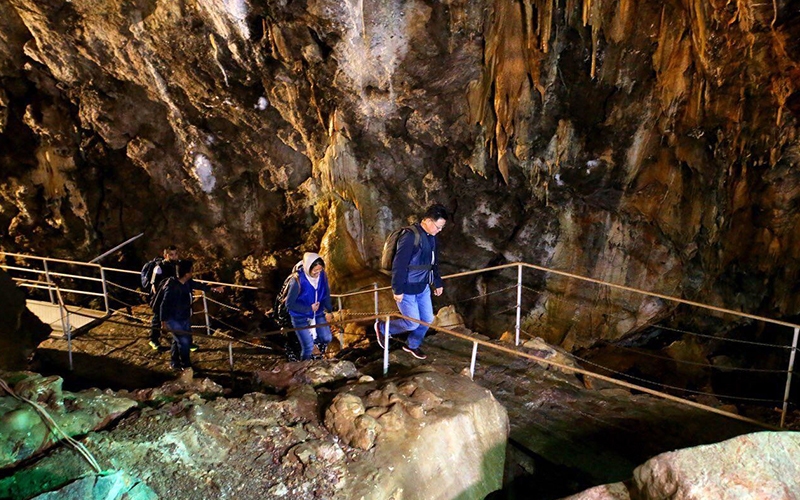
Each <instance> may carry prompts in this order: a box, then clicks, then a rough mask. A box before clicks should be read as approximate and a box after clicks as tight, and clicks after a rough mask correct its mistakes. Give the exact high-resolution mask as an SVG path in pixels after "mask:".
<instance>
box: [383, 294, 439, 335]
mask: <svg viewBox="0 0 800 500" xmlns="http://www.w3.org/2000/svg"><path fill="white" fill-rule="evenodd" d="M397 308H398V309H400V314H402V315H403V316H408V317H409V318H414V319H418V320H420V321H424V322H426V323H433V304H432V303H431V287H429V286H426V287H425V290H423V291H422V292H420V293H418V294H416V295H412V294H410V293H405V294H403V300H402V301H400V302H399V303H398V304H397ZM378 325H379V327H380V329H381V332H383V325H384V323H383V322H379V323H378ZM403 332H409V334H408V347H409V348H411V349H416V348H417V347H419V346H420V345H422V340H423V339H424V338H425V334H426V333H427V332H428V327H427V326H426V325H420V324H419V323H414V322H413V321H408V320H405V319H393V320H392V321H390V322H389V335H397V334H398V333H403Z"/></svg>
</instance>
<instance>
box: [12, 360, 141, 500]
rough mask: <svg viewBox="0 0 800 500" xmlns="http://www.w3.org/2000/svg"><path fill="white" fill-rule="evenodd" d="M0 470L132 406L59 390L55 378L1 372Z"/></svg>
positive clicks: (119, 400) (101, 425)
mask: <svg viewBox="0 0 800 500" xmlns="http://www.w3.org/2000/svg"><path fill="white" fill-rule="evenodd" d="M0 377H1V378H2V380H3V383H4V384H7V387H8V388H9V389H11V391H12V392H11V393H9V392H7V391H6V390H5V389H2V388H0V431H2V432H1V434H2V436H3V440H2V445H1V446H0V469H8V468H11V467H13V466H15V465H17V464H18V463H19V462H22V461H24V460H27V459H30V458H31V457H34V456H36V455H38V454H40V453H42V452H43V451H45V450H47V449H49V448H51V447H52V446H55V445H56V444H58V443H59V442H61V441H62V440H66V439H67V438H68V437H73V436H79V435H82V434H86V433H87V432H89V431H92V430H95V429H102V428H104V427H105V426H107V425H108V424H109V423H110V422H112V421H114V420H115V419H117V418H118V417H119V416H120V415H122V414H124V413H125V412H126V411H128V410H129V409H131V408H132V407H134V406H136V403H135V402H134V401H131V400H130V399H126V398H122V397H116V396H112V395H108V394H104V393H102V392H101V391H99V390H92V391H85V392H81V393H77V394H76V393H70V392H66V391H62V389H61V384H62V382H63V380H62V379H61V378H60V377H55V376H51V377H42V376H41V375H37V374H33V373H25V372H19V373H6V372H0ZM4 496H5V495H4Z"/></svg>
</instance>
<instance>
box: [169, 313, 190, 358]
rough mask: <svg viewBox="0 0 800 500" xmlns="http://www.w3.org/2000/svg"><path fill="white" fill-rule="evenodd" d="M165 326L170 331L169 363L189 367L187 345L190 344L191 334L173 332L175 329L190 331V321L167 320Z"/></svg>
mask: <svg viewBox="0 0 800 500" xmlns="http://www.w3.org/2000/svg"><path fill="white" fill-rule="evenodd" d="M167 328H169V329H170V330H173V332H172V349H170V356H171V359H172V361H171V363H170V364H171V365H172V367H173V368H189V367H191V366H192V362H191V361H189V347H191V345H192V335H191V333H189V334H180V333H174V331H175V330H179V331H182V332H191V331H192V322H191V321H189V320H188V319H187V320H183V321H176V320H168V321H167Z"/></svg>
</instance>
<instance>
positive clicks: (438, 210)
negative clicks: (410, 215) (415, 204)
mask: <svg viewBox="0 0 800 500" xmlns="http://www.w3.org/2000/svg"><path fill="white" fill-rule="evenodd" d="M422 219H423V220H424V219H431V220H435V221H436V220H439V219H444V220H448V215H447V209H446V208H444V205H442V204H441V203H436V204H433V205H431V206H429V207H428V208H427V209H426V210H425V213H424V214H422Z"/></svg>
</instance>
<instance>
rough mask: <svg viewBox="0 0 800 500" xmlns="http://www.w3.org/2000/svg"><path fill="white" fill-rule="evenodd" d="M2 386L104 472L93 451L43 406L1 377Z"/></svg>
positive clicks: (98, 470) (0, 384) (95, 467)
mask: <svg viewBox="0 0 800 500" xmlns="http://www.w3.org/2000/svg"><path fill="white" fill-rule="evenodd" d="M0 388H2V389H3V390H4V391H6V392H7V393H8V394H10V395H11V396H12V397H13V398H14V399H17V400H18V401H23V402H25V403H27V404H29V405H31V406H32V407H33V408H34V409H35V410H36V412H37V413H38V414H39V415H40V416H41V417H42V420H44V421H45V423H46V424H47V426H48V427H49V428H50V432H52V433H53V434H54V435H56V436H57V435H58V434H61V436H63V437H64V441H66V442H67V443H68V444H69V445H70V446H72V447H73V448H75V450H76V451H77V452H78V453H80V454H81V456H83V458H85V459H86V461H87V462H89V465H91V466H92V468H93V469H94V470H95V472H97V473H98V474H100V473H101V472H103V469H102V468H101V467H100V464H99V463H98V462H97V460H96V459H95V458H94V456H93V455H92V453H91V452H90V451H89V450H88V449H87V448H86V446H84V445H83V443H79V442H78V441H76V440H75V439H73V438H72V437H71V436H69V435H67V433H66V432H64V430H63V429H62V428H61V427H60V426H59V425H58V424H57V423H56V421H55V420H54V419H53V417H51V416H50V414H49V413H48V412H47V410H45V409H44V408H42V407H41V406H40V405H39V404H38V403H36V402H34V401H31V400H30V399H28V398H25V397H22V396H20V395H19V394H17V393H16V392H14V391H13V390H12V389H11V387H9V385H8V383H6V381H5V379H2V378H0Z"/></svg>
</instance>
